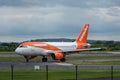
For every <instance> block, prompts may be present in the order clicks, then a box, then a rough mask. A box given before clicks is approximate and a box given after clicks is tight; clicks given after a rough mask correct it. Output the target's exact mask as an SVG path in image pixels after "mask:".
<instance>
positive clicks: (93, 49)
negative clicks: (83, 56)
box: [59, 48, 102, 54]
mask: <svg viewBox="0 0 120 80" xmlns="http://www.w3.org/2000/svg"><path fill="white" fill-rule="evenodd" d="M96 50H102V48H85V49H77V50H66V51H59V52H62V53H65V54H70V53H77V52H84V51H96Z"/></svg>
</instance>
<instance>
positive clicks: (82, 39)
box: [76, 24, 90, 43]
mask: <svg viewBox="0 0 120 80" xmlns="http://www.w3.org/2000/svg"><path fill="white" fill-rule="evenodd" d="M89 26H90V25H89V24H85V25H84V28H83V29H82V31H81V32H80V34H79V36H78V38H77V39H76V42H77V43H86V42H87V37H88V30H89Z"/></svg>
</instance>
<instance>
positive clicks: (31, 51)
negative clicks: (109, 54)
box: [15, 24, 101, 62]
mask: <svg viewBox="0 0 120 80" xmlns="http://www.w3.org/2000/svg"><path fill="white" fill-rule="evenodd" d="M89 27H90V25H89V24H85V25H84V27H83V29H82V31H81V32H80V34H79V36H78V37H77V39H76V40H75V41H74V42H23V43H21V44H20V45H19V46H18V47H17V48H16V50H15V52H16V53H17V54H18V55H22V56H24V58H25V59H26V62H29V60H31V59H34V58H35V57H37V56H43V58H42V62H47V61H48V59H47V56H51V57H52V59H53V60H56V61H61V62H65V61H66V58H65V56H66V55H67V54H73V53H79V52H83V51H94V50H100V49H101V48H90V46H91V44H89V43H87V37H88V31H89Z"/></svg>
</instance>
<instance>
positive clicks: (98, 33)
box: [0, 0, 120, 42]
mask: <svg viewBox="0 0 120 80" xmlns="http://www.w3.org/2000/svg"><path fill="white" fill-rule="evenodd" d="M85 23H89V24H90V30H89V36H88V39H90V40H115V41H120V0H0V42H22V41H26V40H31V39H43V38H44V39H45V38H76V37H77V36H78V34H79V32H80V31H81V29H82V27H83V26H84V24H85Z"/></svg>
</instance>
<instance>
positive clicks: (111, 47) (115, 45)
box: [92, 40, 120, 51]
mask: <svg viewBox="0 0 120 80" xmlns="http://www.w3.org/2000/svg"><path fill="white" fill-rule="evenodd" d="M92 47H102V48H105V49H106V50H108V51H120V41H100V40H98V41H94V42H93V43H92Z"/></svg>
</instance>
